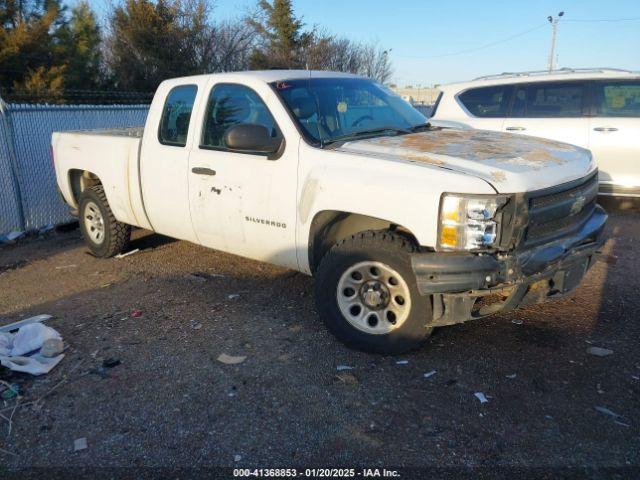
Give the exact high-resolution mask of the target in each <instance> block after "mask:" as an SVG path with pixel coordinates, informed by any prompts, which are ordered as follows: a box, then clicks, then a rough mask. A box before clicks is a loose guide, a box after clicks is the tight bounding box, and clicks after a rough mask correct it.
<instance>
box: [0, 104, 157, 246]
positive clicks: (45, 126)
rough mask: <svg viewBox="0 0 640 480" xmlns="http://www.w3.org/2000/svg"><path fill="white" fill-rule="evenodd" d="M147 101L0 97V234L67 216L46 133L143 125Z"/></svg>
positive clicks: (67, 217)
mask: <svg viewBox="0 0 640 480" xmlns="http://www.w3.org/2000/svg"><path fill="white" fill-rule="evenodd" d="M148 110H149V106H148V105H29V104H6V103H5V102H4V101H2V100H1V99H0V236H3V235H6V234H7V233H9V232H13V231H29V230H35V229H39V228H43V227H46V226H48V225H58V224H61V223H65V222H68V221H71V220H72V219H73V217H71V216H70V215H69V207H68V206H67V205H66V204H65V203H64V202H63V201H62V199H61V198H60V195H59V194H58V191H57V185H56V177H55V172H54V169H53V162H52V159H51V150H50V145H51V133H52V132H54V131H66V130H91V129H99V128H115V127H133V126H139V125H144V122H145V119H146V117H147V112H148Z"/></svg>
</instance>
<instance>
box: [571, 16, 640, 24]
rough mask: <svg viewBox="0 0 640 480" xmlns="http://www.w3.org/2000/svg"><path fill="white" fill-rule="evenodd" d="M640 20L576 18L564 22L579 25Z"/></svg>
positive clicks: (636, 19)
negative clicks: (577, 23)
mask: <svg viewBox="0 0 640 480" xmlns="http://www.w3.org/2000/svg"><path fill="white" fill-rule="evenodd" d="M638 20H640V17H632V18H598V19H588V18H584V19H583V18H575V19H571V20H564V22H579V23H592V22H635V21H638Z"/></svg>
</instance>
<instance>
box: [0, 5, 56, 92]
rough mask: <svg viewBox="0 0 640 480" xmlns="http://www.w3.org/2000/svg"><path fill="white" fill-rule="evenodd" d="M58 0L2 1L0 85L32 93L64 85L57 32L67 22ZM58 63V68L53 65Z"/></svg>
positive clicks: (0, 17)
mask: <svg viewBox="0 0 640 480" xmlns="http://www.w3.org/2000/svg"><path fill="white" fill-rule="evenodd" d="M64 21H65V20H64V9H63V7H62V6H61V4H60V2H59V0H32V1H29V0H22V1H20V0H2V1H0V22H1V25H0V27H1V28H0V86H1V87H2V88H3V89H5V90H6V89H17V90H20V91H24V92H26V93H29V92H31V91H33V90H34V89H36V90H38V91H42V90H44V89H47V88H52V89H55V90H57V91H60V90H61V89H62V86H63V73H64V68H62V66H60V65H56V64H55V63H56V62H55V60H56V59H55V58H54V50H55V48H54V47H55V44H56V38H55V33H56V31H57V30H58V29H59V28H60V26H61V25H63V24H64ZM54 67H56V68H54Z"/></svg>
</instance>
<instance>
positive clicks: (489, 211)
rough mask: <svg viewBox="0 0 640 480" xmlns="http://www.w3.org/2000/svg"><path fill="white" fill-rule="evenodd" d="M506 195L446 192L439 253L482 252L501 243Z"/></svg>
mask: <svg viewBox="0 0 640 480" xmlns="http://www.w3.org/2000/svg"><path fill="white" fill-rule="evenodd" d="M507 200H508V197H507V196H505V195H461V194H454V193H445V194H444V195H442V197H441V199H440V224H439V228H438V248H439V250H454V251H482V250H487V249H490V248H491V247H493V246H494V245H495V244H496V241H497V240H498V227H499V225H498V217H499V212H500V208H501V207H502V206H504V205H505V204H506V203H507Z"/></svg>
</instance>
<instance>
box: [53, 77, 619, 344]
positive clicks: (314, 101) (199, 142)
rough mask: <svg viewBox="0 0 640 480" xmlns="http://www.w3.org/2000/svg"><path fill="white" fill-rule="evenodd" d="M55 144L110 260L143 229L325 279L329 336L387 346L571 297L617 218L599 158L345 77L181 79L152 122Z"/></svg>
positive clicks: (73, 199)
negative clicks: (456, 124)
mask: <svg viewBox="0 0 640 480" xmlns="http://www.w3.org/2000/svg"><path fill="white" fill-rule="evenodd" d="M52 142H53V151H54V159H55V169H56V175H57V179H58V185H59V188H60V190H61V191H62V194H63V196H64V199H65V201H66V202H67V203H68V204H69V205H70V206H71V207H72V208H73V209H74V210H75V211H77V213H78V215H79V218H80V226H81V230H82V234H83V236H84V238H85V240H86V242H87V244H88V246H89V248H90V249H91V251H92V252H93V253H94V254H95V255H97V256H103V257H108V256H111V255H114V254H117V253H118V252H120V251H122V250H123V249H125V248H126V246H127V243H128V241H129V235H130V230H131V226H132V225H133V226H137V227H141V228H145V229H148V230H152V231H155V232H158V233H162V234H164V235H169V236H172V237H175V238H179V239H183V240H188V241H191V242H194V243H197V244H201V245H204V246H207V247H211V248H215V249H219V250H223V251H226V252H231V253H234V254H237V255H241V256H244V257H249V258H253V259H257V260H262V261H265V262H270V263H273V264H277V265H281V266H284V267H288V268H292V269H295V270H299V271H301V272H304V273H306V274H309V275H314V276H315V277H316V300H317V308H318V311H319V313H320V316H321V317H322V318H323V320H324V322H325V323H326V325H327V327H328V328H329V330H330V331H331V332H333V333H334V334H335V335H336V336H337V337H338V338H340V339H341V340H343V341H344V342H346V343H347V344H348V345H351V346H354V347H357V348H361V349H365V350H369V351H375V352H385V353H398V352H402V351H405V350H407V349H410V348H413V347H415V346H417V345H419V344H420V343H421V342H422V341H423V340H424V339H425V338H426V337H427V336H428V335H429V333H430V332H431V331H432V329H433V328H434V327H436V326H441V325H450V324H454V323H458V322H463V321H466V320H469V319H472V318H479V317H482V316H485V315H489V314H492V313H496V312H499V311H505V310H510V309H513V308H516V307H517V306H519V305H523V304H528V303H532V302H539V301H543V300H546V299H549V298H556V297H560V296H562V295H563V294H565V293H567V292H569V291H570V290H572V289H573V288H575V287H576V286H578V284H579V283H580V280H581V279H582V277H583V275H584V274H585V272H586V271H587V269H588V268H589V266H590V265H591V264H592V263H593V260H594V254H595V252H596V250H597V249H598V248H599V246H600V245H601V244H602V241H603V229H604V226H605V222H606V218H607V216H606V214H605V212H604V211H603V210H602V208H600V207H599V206H598V205H597V204H596V195H597V190H598V183H597V169H596V166H595V164H594V162H593V160H592V158H591V154H590V153H589V151H587V150H584V149H582V148H579V147H575V146H572V145H568V144H564V143H558V142H553V141H549V140H541V139H535V138H531V137H525V136H515V135H510V134H506V133H497V132H487V131H477V130H470V131H464V130H455V129H449V128H441V127H433V126H431V125H430V124H429V123H428V122H427V120H426V118H425V117H424V116H423V115H422V114H420V113H419V112H417V111H416V110H415V109H413V108H412V107H411V106H410V105H409V104H407V103H406V102H404V101H403V100H402V99H401V98H399V97H398V96H396V95H395V94H393V93H392V92H391V91H389V90H388V89H387V88H385V87H383V86H381V85H379V84H377V83H375V82H373V81H371V80H368V79H364V78H360V77H356V76H352V75H347V74H340V73H331V72H309V71H268V72H242V73H228V74H215V75H202V76H194V77H187V78H177V79H172V80H167V81H165V82H163V83H162V84H161V85H160V87H159V88H158V91H157V92H156V95H155V98H154V100H153V103H152V104H151V108H150V110H149V115H148V118H147V121H146V125H145V127H144V129H123V130H109V131H86V132H63V133H54V134H53V140H52Z"/></svg>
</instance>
